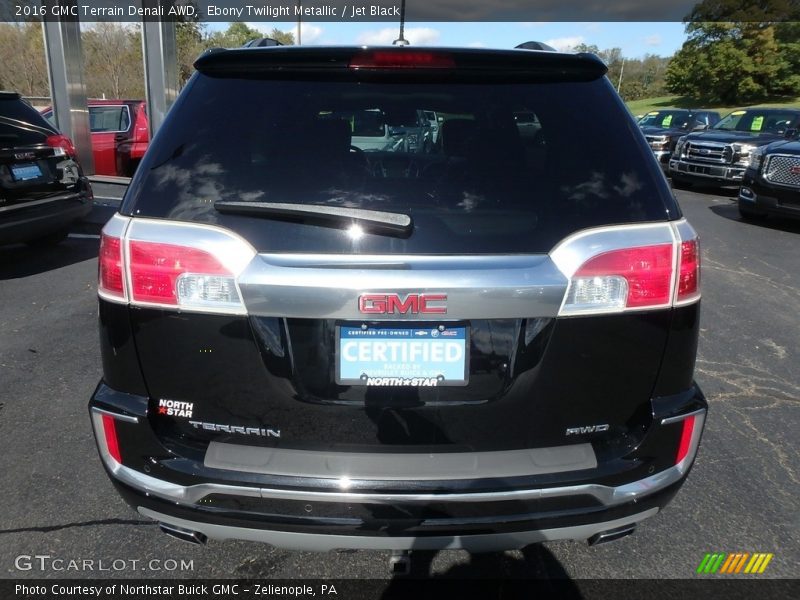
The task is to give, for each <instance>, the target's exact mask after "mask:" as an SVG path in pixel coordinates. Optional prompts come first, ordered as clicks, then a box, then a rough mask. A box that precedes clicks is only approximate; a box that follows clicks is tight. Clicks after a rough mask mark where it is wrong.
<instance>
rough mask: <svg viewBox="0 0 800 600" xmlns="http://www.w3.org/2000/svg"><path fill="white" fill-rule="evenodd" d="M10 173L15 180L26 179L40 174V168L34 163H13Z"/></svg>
mask: <svg viewBox="0 0 800 600" xmlns="http://www.w3.org/2000/svg"><path fill="white" fill-rule="evenodd" d="M11 175H12V176H13V177H14V180H15V181H26V180H28V179H38V178H39V177H41V176H42V170H41V169H40V168H39V165H37V164H36V163H26V164H24V165H13V166H12V167H11Z"/></svg>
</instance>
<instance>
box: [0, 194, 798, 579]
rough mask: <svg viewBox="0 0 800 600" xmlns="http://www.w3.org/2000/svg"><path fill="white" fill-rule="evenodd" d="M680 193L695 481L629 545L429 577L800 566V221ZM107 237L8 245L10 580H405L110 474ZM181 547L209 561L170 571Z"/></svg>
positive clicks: (373, 559) (5, 388) (567, 545)
mask: <svg viewBox="0 0 800 600" xmlns="http://www.w3.org/2000/svg"><path fill="white" fill-rule="evenodd" d="M96 193H97V192H96ZM112 193H113V192H108V191H106V192H105V195H106V196H107V197H108V196H110V195H111V194H112ZM677 195H678V198H679V200H680V203H681V206H682V207H683V210H684V212H685V214H686V216H687V217H688V218H689V219H690V221H691V222H692V224H693V225H694V226H695V228H696V229H697V230H698V231H699V233H700V236H701V243H702V252H703V259H704V271H703V309H702V334H701V342H700V349H699V358H698V363H697V373H696V377H697V380H698V382H699V383H700V385H701V387H702V388H703V390H704V392H705V393H706V395H707V396H708V398H709V402H710V406H711V412H710V416H709V419H708V423H707V426H706V432H705V437H704V439H703V443H702V445H701V448H700V454H699V458H698V459H697V463H696V465H695V468H694V470H693V471H692V473H691V475H690V477H689V480H688V482H687V484H686V485H685V486H684V488H683V489H682V491H681V492H680V493H679V494H678V496H677V497H676V499H675V500H674V501H673V503H672V504H671V505H670V506H669V507H668V508H667V509H666V510H665V511H664V512H663V513H661V514H659V515H657V516H656V517H655V518H653V519H651V520H649V521H647V522H645V523H644V524H643V525H642V526H640V527H639V529H638V530H637V532H636V533H635V534H634V535H633V536H631V537H629V538H626V539H625V540H623V541H620V542H618V543H614V544H608V545H602V546H598V547H591V548H590V547H588V546H587V545H586V544H581V543H573V542H557V543H555V542H554V543H547V544H544V545H541V546H538V547H534V548H531V549H529V550H526V551H524V552H508V553H504V554H491V555H483V556H472V557H471V556H470V555H468V554H466V553H464V552H460V551H445V552H439V553H437V554H432V553H420V554H419V555H416V556H415V558H414V561H413V565H412V574H413V575H418V576H426V575H433V576H458V577H492V578H499V577H520V578H522V577H545V578H547V577H549V578H560V577H570V578H628V577H631V578H686V577H692V576H694V572H695V569H696V568H697V565H698V564H699V562H700V560H701V559H702V558H703V556H704V554H705V553H706V552H741V551H744V552H771V553H774V555H775V556H774V558H773V560H772V562H771V563H770V565H769V568H768V569H767V571H766V573H765V574H764V575H762V576H761V577H767V576H769V577H786V578H792V577H797V574H798V573H800V444H798V435H797V427H798V424H800V368H798V361H800V277H798V275H799V274H800V222H797V221H795V222H792V221H786V220H779V219H770V220H768V221H766V222H765V223H759V224H750V223H745V222H743V221H741V220H740V219H739V216H738V213H737V210H736V206H735V203H734V201H733V200H734V197H733V196H731V195H720V192H718V191H716V192H695V191H679V192H677ZM97 245H98V240H97V239H96V237H93V236H92V232H91V230H90V229H87V228H85V227H83V228H78V229H76V234H75V235H73V236H71V237H70V238H69V239H68V240H66V242H65V243H64V244H63V245H61V246H60V247H58V248H57V249H55V250H31V249H28V248H26V247H24V246H13V247H6V248H0V306H2V310H0V507H2V508H1V509H0V577H9V578H10V577H32V578H39V577H89V576H92V575H93V573H91V572H87V571H86V570H83V571H82V570H56V569H54V568H52V563H49V562H48V563H47V565H45V568H40V567H41V566H42V565H41V564H40V563H36V562H34V563H33V564H32V565H31V568H30V569H29V570H20V569H18V568H17V567H18V566H20V562H19V560H17V557H18V556H20V555H28V556H33V555H47V556H49V557H51V558H52V559H55V558H59V559H64V560H65V561H69V560H94V561H96V562H95V563H94V564H95V568H96V565H97V561H101V560H102V561H104V563H105V564H106V566H108V565H110V564H112V561H115V560H116V561H119V560H123V561H127V562H126V567H125V568H124V569H120V570H112V571H110V572H104V573H103V574H102V575H103V576H119V577H192V578H194V577H207V578H218V577H260V578H291V579H294V578H302V579H307V578H323V579H328V578H388V577H389V571H388V567H387V561H388V556H389V554H388V553H387V552H337V553H330V554H309V553H300V552H286V551H281V550H276V549H272V548H270V547H267V546H263V545H257V544H252V543H244V542H212V543H210V544H209V545H208V546H206V547H198V546H192V545H189V544H184V543H181V542H178V541H175V540H173V539H170V538H168V537H166V536H165V535H163V534H161V533H160V532H159V531H158V527H157V526H156V525H155V524H154V523H152V522H150V521H148V520H145V519H144V518H142V517H140V516H139V515H138V514H136V513H134V512H133V511H132V510H130V509H129V508H128V507H127V505H126V504H124V503H123V501H122V500H121V499H120V498H119V496H118V495H117V493H116V492H115V491H114V489H113V488H112V485H111V483H110V482H109V481H108V478H107V477H106V475H105V473H104V472H103V469H102V467H101V464H100V461H99V459H98V457H97V454H96V451H95V446H94V440H93V437H92V433H91V429H90V424H89V419H88V414H87V411H86V403H87V401H88V399H89V396H90V394H91V392H92V390H93V388H94V386H95V385H96V383H97V381H98V379H99V377H100V374H101V369H100V356H99V349H98V340H97V333H96V301H95V279H96V270H97V263H96V258H95V257H96V254H97ZM153 559H156V560H157V561H161V562H156V563H150V562H149V561H151V560H153ZM169 559H171V560H176V561H178V562H180V560H181V559H183V560H185V561H192V568H190V569H189V568H187V569H185V570H181V569H180V568H177V569H175V570H169V569H168V567H169V566H172V563H170V562H167V561H168V560H169ZM131 561H136V562H135V563H133V562H131ZM21 564H22V566H23V567H24V566H25V565H26V562H25V561H23V562H22V563H21ZM59 564H61V563H59ZM115 564H117V565H120V564H122V563H119V562H117V563H115ZM133 565H135V566H133ZM158 565H161V566H160V567H159V566H158ZM94 575H95V576H96V574H94Z"/></svg>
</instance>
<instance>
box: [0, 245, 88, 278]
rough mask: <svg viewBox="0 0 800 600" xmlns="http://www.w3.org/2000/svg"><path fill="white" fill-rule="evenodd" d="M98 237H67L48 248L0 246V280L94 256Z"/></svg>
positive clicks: (54, 267) (57, 267) (47, 269)
mask: <svg viewBox="0 0 800 600" xmlns="http://www.w3.org/2000/svg"><path fill="white" fill-rule="evenodd" d="M99 246H100V240H99V239H95V238H73V237H69V238H67V239H65V240H64V241H63V242H61V243H60V244H58V245H56V246H52V247H50V248H32V247H30V246H26V245H24V244H14V245H12V246H0V281H3V280H7V279H18V278H21V277H28V276H30V275H37V274H39V273H45V272H47V271H53V270H55V269H60V268H62V267H66V266H69V265H72V264H75V263H79V262H83V261H85V260H90V259H93V258H97V252H98V249H99Z"/></svg>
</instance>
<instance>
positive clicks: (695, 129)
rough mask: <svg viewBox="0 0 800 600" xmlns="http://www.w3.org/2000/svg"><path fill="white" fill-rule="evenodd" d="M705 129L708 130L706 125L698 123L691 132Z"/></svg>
mask: <svg viewBox="0 0 800 600" xmlns="http://www.w3.org/2000/svg"><path fill="white" fill-rule="evenodd" d="M706 129H708V125H706V124H705V123H698V124H697V125H695V126H694V127H693V128H692V131H705V130H706Z"/></svg>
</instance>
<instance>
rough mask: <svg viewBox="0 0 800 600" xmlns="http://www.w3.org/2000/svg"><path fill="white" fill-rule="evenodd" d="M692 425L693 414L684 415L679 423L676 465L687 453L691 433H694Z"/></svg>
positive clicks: (690, 441) (693, 420)
mask: <svg viewBox="0 0 800 600" xmlns="http://www.w3.org/2000/svg"><path fill="white" fill-rule="evenodd" d="M694 425H695V416H694V415H692V416H690V417H686V418H685V419H684V420H683V423H682V424H681V426H682V429H681V439H680V441H679V442H678V453H677V454H676V455H675V464H676V465H677V464H678V463H679V462H681V461H682V460H683V459H684V458H686V456H687V455H688V454H689V449H690V448H691V447H692V434H694Z"/></svg>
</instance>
